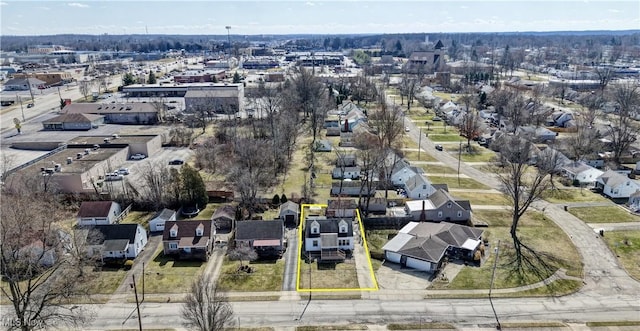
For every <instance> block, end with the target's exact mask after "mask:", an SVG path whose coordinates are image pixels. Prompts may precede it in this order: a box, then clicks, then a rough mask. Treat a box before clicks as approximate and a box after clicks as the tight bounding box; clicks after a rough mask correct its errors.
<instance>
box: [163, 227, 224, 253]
mask: <svg viewBox="0 0 640 331" xmlns="http://www.w3.org/2000/svg"><path fill="white" fill-rule="evenodd" d="M215 234H216V230H215V226H213V221H207V220H194V221H192V220H189V221H169V222H166V223H165V226H164V231H163V232H162V245H163V247H164V250H163V251H164V255H168V256H174V257H176V258H178V259H194V260H202V261H207V260H208V259H209V254H210V253H211V249H212V247H213V242H214V239H215Z"/></svg>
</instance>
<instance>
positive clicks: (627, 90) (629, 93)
mask: <svg viewBox="0 0 640 331" xmlns="http://www.w3.org/2000/svg"><path fill="white" fill-rule="evenodd" d="M611 99H612V100H613V101H614V102H616V103H617V104H618V106H619V107H620V108H619V109H620V111H619V112H618V113H617V114H615V115H613V116H611V117H610V119H611V123H610V124H609V125H608V126H607V131H608V134H609V139H610V140H611V145H612V147H613V160H614V161H615V162H616V163H617V164H620V158H621V157H622V154H623V153H625V152H626V151H627V150H628V149H629V147H630V146H631V144H633V143H634V142H635V141H636V140H637V139H638V138H637V135H638V132H640V128H638V125H637V123H636V122H635V121H634V120H633V119H632V118H631V116H632V114H633V113H635V112H638V111H640V91H639V90H638V84H637V82H633V83H624V84H620V85H616V86H615V87H614V89H613V91H611Z"/></svg>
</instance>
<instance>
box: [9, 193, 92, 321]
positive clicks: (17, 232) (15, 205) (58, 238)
mask: <svg viewBox="0 0 640 331" xmlns="http://www.w3.org/2000/svg"><path fill="white" fill-rule="evenodd" d="M24 193H25V192H21V193H16V192H6V191H5V192H3V197H2V199H3V201H2V205H1V208H2V218H0V247H1V250H2V254H1V259H2V260H1V261H0V262H1V264H0V267H1V269H2V275H3V283H4V285H3V286H2V287H0V289H1V291H2V295H3V296H4V297H5V298H6V299H7V300H8V301H9V302H10V303H11V306H12V308H13V310H12V311H11V312H9V311H6V312H4V314H3V315H5V314H6V315H9V316H10V317H9V318H11V320H12V321H15V326H14V327H15V328H17V329H20V330H34V329H47V328H50V327H53V326H54V325H55V327H57V328H60V327H61V326H67V327H79V326H81V325H83V324H84V323H85V322H87V321H88V320H89V319H91V312H90V311H88V310H86V309H84V308H76V309H73V308H69V307H68V306H66V305H65V304H66V303H68V302H69V300H70V299H71V298H73V297H74V296H77V295H81V294H83V291H82V286H81V285H82V284H83V279H82V278H81V276H82V275H81V274H80V273H79V272H78V270H77V268H75V267H73V263H70V260H69V259H71V258H72V257H71V256H69V255H67V254H66V252H67V251H68V249H69V248H68V245H69V244H70V242H69V240H68V235H67V234H65V233H64V232H63V231H62V230H61V229H59V228H57V227H56V225H55V221H56V220H59V219H63V218H64V217H65V216H67V215H65V214H64V213H63V212H62V211H61V209H60V208H58V203H57V202H55V201H53V200H52V199H51V197H49V196H47V195H44V194H39V195H23V194H24ZM33 201H38V203H33ZM11 315H12V316H11Z"/></svg>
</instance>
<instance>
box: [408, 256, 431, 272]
mask: <svg viewBox="0 0 640 331" xmlns="http://www.w3.org/2000/svg"><path fill="white" fill-rule="evenodd" d="M407 267H409V268H413V269H416V270H422V271H431V263H429V262H427V261H422V260H418V259H414V258H411V257H409V258H407Z"/></svg>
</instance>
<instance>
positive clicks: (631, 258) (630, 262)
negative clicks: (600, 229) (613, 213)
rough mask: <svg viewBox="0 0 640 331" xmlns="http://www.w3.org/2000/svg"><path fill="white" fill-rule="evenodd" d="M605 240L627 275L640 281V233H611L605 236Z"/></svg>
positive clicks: (631, 231) (636, 231)
mask: <svg viewBox="0 0 640 331" xmlns="http://www.w3.org/2000/svg"><path fill="white" fill-rule="evenodd" d="M604 240H605V241H606V242H607V245H609V248H610V249H611V250H612V251H613V252H614V253H615V254H616V255H617V256H618V259H619V260H620V262H621V263H622V266H623V267H624V268H625V269H626V270H627V273H629V275H630V276H631V277H633V278H635V279H636V280H638V281H640V263H639V261H640V231H639V230H628V231H609V232H607V233H605V234H604Z"/></svg>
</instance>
